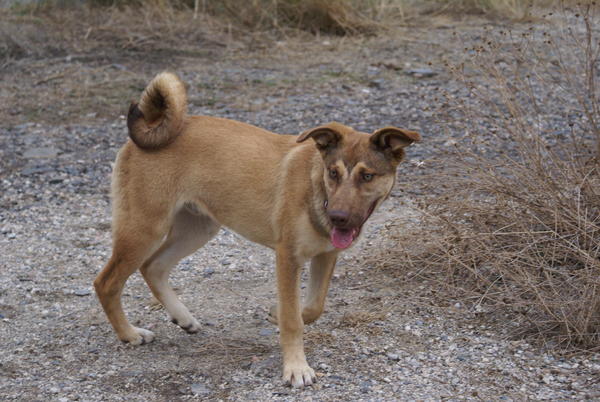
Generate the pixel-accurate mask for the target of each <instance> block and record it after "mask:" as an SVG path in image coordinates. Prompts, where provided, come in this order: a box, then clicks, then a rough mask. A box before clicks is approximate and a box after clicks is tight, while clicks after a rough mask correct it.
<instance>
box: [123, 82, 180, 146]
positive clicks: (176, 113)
mask: <svg viewBox="0 0 600 402" xmlns="http://www.w3.org/2000/svg"><path fill="white" fill-rule="evenodd" d="M186 115H187V95H186V91H185V86H184V85H183V83H182V82H181V81H180V80H179V78H178V77H177V76H176V75H175V74H172V73H167V72H164V73H160V74H158V75H157V76H156V77H154V79H153V80H152V81H151V82H150V84H148V86H147V87H146V89H145V90H144V93H142V97H141V98H140V102H139V103H136V102H132V103H131V106H130V107H129V114H128V115H127V128H128V129H129V137H130V138H131V139H132V140H133V142H134V143H135V144H136V145H137V146H138V147H140V148H143V149H158V148H161V147H164V146H165V145H167V144H169V143H171V142H172V141H173V140H174V139H175V138H177V136H178V135H179V133H181V131H182V129H183V125H184V123H185V117H186Z"/></svg>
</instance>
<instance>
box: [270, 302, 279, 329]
mask: <svg viewBox="0 0 600 402" xmlns="http://www.w3.org/2000/svg"><path fill="white" fill-rule="evenodd" d="M267 321H269V322H270V323H271V324H273V325H279V324H278V321H277V305H276V304H275V305H273V306H271V308H270V309H269V314H268V315H267Z"/></svg>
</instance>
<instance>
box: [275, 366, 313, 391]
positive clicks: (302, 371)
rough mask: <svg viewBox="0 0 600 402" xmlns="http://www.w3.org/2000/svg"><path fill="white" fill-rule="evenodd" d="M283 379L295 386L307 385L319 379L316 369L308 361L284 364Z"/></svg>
mask: <svg viewBox="0 0 600 402" xmlns="http://www.w3.org/2000/svg"><path fill="white" fill-rule="evenodd" d="M283 381H285V383H286V384H290V385H291V386H292V387H294V388H301V387H306V386H308V385H312V384H313V383H314V382H316V381H317V377H316V376H315V371H314V370H313V369H311V368H310V367H309V366H308V364H307V363H306V362H301V363H300V362H299V363H290V364H285V363H284V365H283Z"/></svg>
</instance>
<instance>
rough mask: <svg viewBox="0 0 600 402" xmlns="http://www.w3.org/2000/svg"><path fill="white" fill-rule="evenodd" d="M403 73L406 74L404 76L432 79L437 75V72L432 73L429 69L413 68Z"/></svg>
mask: <svg viewBox="0 0 600 402" xmlns="http://www.w3.org/2000/svg"><path fill="white" fill-rule="evenodd" d="M405 73H406V75H411V76H413V77H416V78H429V77H434V76H436V75H437V74H438V73H437V72H435V71H433V70H432V69H430V68H413V69H410V70H407V71H406V72H405Z"/></svg>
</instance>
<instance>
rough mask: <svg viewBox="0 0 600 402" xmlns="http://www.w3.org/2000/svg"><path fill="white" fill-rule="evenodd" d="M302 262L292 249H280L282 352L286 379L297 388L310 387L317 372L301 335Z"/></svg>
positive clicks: (278, 253)
mask: <svg viewBox="0 0 600 402" xmlns="http://www.w3.org/2000/svg"><path fill="white" fill-rule="evenodd" d="M301 269H302V261H299V259H298V258H297V257H296V256H295V255H294V253H293V248H292V247H290V246H288V245H286V244H282V245H280V246H279V247H277V292H278V296H279V308H278V317H277V320H278V323H279V332H280V343H281V350H282V353H283V380H284V381H285V382H286V383H290V384H291V385H292V386H294V387H302V386H305V385H311V384H312V383H313V382H314V381H315V380H316V377H315V372H314V370H313V369H311V368H310V367H309V366H308V363H307V362H306V356H305V355H304V343H303V340H302V333H303V330H304V323H303V322H302V314H301V312H300V271H301Z"/></svg>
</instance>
